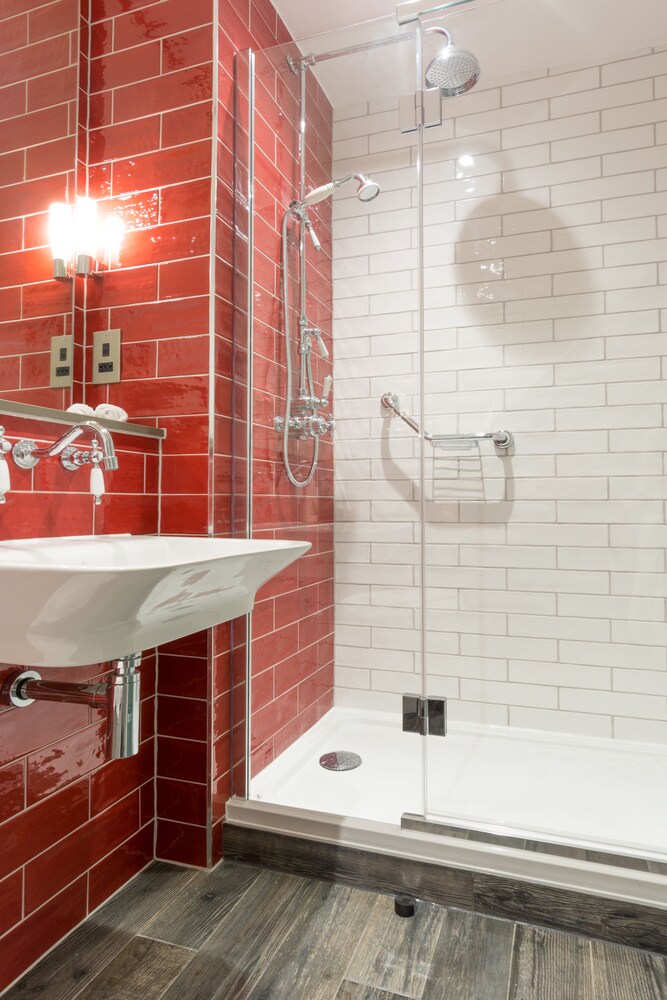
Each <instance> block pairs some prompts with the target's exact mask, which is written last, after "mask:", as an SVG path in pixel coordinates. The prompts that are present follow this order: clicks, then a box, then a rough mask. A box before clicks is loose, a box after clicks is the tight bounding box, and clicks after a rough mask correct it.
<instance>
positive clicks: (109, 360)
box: [92, 330, 120, 385]
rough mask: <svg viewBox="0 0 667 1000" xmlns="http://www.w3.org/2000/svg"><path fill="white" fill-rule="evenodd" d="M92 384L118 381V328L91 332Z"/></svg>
mask: <svg viewBox="0 0 667 1000" xmlns="http://www.w3.org/2000/svg"><path fill="white" fill-rule="evenodd" d="M92 381H93V384H94V385H106V384H108V383H109V382H120V330H97V331H96V332H95V333H94V334H93V377H92Z"/></svg>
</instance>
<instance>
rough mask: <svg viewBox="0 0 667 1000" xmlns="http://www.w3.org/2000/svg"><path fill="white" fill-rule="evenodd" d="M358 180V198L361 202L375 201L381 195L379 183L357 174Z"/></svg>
mask: <svg viewBox="0 0 667 1000" xmlns="http://www.w3.org/2000/svg"><path fill="white" fill-rule="evenodd" d="M356 176H357V179H358V180H359V187H358V189H357V198H358V199H359V201H373V199H374V198H377V196H378V195H379V193H380V190H381V188H380V185H379V184H378V182H377V181H372V180H371V179H370V177H364V175H363V174H357V175H356Z"/></svg>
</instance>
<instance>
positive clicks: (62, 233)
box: [49, 201, 74, 280]
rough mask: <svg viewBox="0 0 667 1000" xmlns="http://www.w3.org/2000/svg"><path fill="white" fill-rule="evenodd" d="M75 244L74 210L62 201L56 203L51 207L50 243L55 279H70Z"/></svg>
mask: <svg viewBox="0 0 667 1000" xmlns="http://www.w3.org/2000/svg"><path fill="white" fill-rule="evenodd" d="M73 242H74V241H73V224H72V209H71V208H70V206H69V205H66V204H65V203H64V202H62V201H55V202H54V203H53V204H52V205H51V206H50V207H49V243H50V244H51V256H52V257H53V276H54V278H60V279H61V280H62V279H64V278H67V277H69V265H70V262H71V260H72V254H73V250H74V247H73Z"/></svg>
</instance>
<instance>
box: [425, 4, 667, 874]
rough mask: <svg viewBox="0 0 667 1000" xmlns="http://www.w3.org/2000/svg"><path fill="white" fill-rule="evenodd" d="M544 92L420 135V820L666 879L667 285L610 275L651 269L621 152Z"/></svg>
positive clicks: (488, 85)
mask: <svg viewBox="0 0 667 1000" xmlns="http://www.w3.org/2000/svg"><path fill="white" fill-rule="evenodd" d="M471 16H474V15H471ZM461 25H462V27H459V24H458V23H457V24H456V25H455V26H454V27H453V29H452V30H455V34H456V37H457V42H458V44H460V45H462V46H464V47H465V32H464V30H463V25H464V22H463V19H462V20H461ZM436 42H437V40H436V39H432V38H430V37H429V36H428V35H426V36H425V38H424V63H425V64H426V65H427V64H428V62H429V60H430V59H431V58H432V46H433V45H435V44H436ZM586 72H587V73H589V74H590V79H591V80H592V81H593V83H591V86H592V87H596V86H598V84H597V82H596V81H597V80H598V79H599V77H598V75H596V74H599V73H600V72H601V71H600V69H599V67H591V68H590V70H588V69H587V70H586ZM534 77H535V78H534V79H532V80H520V81H514V82H512V81H509V82H508V81H499V82H497V83H496V82H494V81H492V80H486V79H483V82H482V83H480V84H479V85H478V86H477V87H476V88H475V90H473V91H472V92H471V93H470V94H468V95H466V96H462V97H459V98H451V99H446V100H443V120H444V124H443V127H442V132H441V134H438V133H437V130H435V129H434V130H429V129H425V128H424V129H421V131H420V150H421V155H422V156H423V164H424V168H423V189H422V209H423V211H422V220H421V226H420V245H421V252H422V254H423V264H424V266H423V270H422V272H421V282H422V288H423V305H424V309H423V318H424V356H423V364H424V424H425V427H426V429H427V431H428V432H429V434H430V438H429V439H428V440H427V441H426V442H424V455H423V468H422V473H423V484H424V491H425V492H424V505H425V511H424V513H425V525H424V529H425V535H424V542H425V556H426V559H425V563H424V578H425V580H424V582H425V594H426V613H425V622H424V624H425V649H426V656H425V681H424V685H425V694H426V696H427V697H437V698H445V699H446V700H447V706H448V731H447V735H446V737H444V738H439V737H435V736H428V737H427V738H426V740H425V743H426V751H425V753H426V767H425V775H426V811H425V812H426V817H427V819H428V820H432V821H434V822H435V823H437V824H438V825H439V828H440V830H441V831H443V832H445V833H448V834H449V835H457V836H464V837H466V838H468V839H473V840H474V839H477V840H482V841H486V842H489V841H490V842H492V843H500V844H505V845H508V846H512V847H528V848H530V849H531V850H543V851H545V852H547V853H557V854H563V855H567V856H570V857H576V858H580V859H583V860H588V861H591V860H594V861H601V862H603V863H606V864H614V863H617V861H616V860H614V856H615V855H621V856H625V859H626V860H625V862H623V860H621V863H624V864H626V866H627V865H630V866H631V867H633V868H635V867H636V868H639V869H642V868H643V870H644V871H657V870H660V869H655V868H653V867H651V866H652V865H655V864H661V863H662V864H664V861H665V860H667V852H666V850H665V844H664V829H665V822H666V820H667V809H666V807H665V800H664V795H663V794H662V793H661V791H660V788H661V786H662V785H663V784H664V774H665V767H666V761H667V756H666V752H665V741H666V739H667V728H666V723H667V707H666V706H667V702H666V700H665V696H666V695H667V685H666V683H665V677H666V676H667V675H666V673H665V671H666V670H667V659H666V653H665V646H664V638H665V628H666V625H665V605H664V598H665V596H666V595H667V589H666V587H665V577H664V568H665V567H664V549H663V548H662V546H663V542H664V538H665V535H664V532H665V509H664V503H663V500H662V499H661V498H663V497H664V492H663V491H664V478H662V477H663V472H664V465H663V463H664V454H663V452H662V449H663V447H664V429H663V426H662V425H663V413H662V409H661V406H660V404H659V400H662V399H663V392H664V385H663V384H662V382H661V368H660V364H659V358H658V356H657V354H656V353H655V352H658V354H659V353H660V352H661V350H662V348H661V346H660V345H661V341H660V332H659V327H658V326H657V325H656V318H657V314H655V313H654V314H652V312H651V306H652V303H653V302H655V301H657V299H658V298H659V295H660V292H659V290H658V289H657V288H653V287H651V288H647V287H646V286H649V285H652V284H653V282H654V281H656V280H657V281H658V283H659V284H660V282H662V283H664V280H665V277H666V276H665V274H662V273H656V271H655V270H654V268H653V265H652V264H648V265H647V264H646V263H642V264H641V265H639V266H640V267H641V268H642V270H641V271H639V270H637V269H636V268H635V269H634V270H633V269H632V268H628V267H622V266H621V265H622V264H623V263H624V262H625V260H626V257H627V259H630V257H631V258H632V259H633V260H640V259H641V260H642V261H646V260H647V256H646V252H647V248H646V245H644V244H641V243H640V242H637V241H639V240H640V235H639V234H640V233H645V234H646V237H643V238H648V236H649V234H650V233H651V232H652V231H653V226H654V223H655V220H654V219H650V220H649V219H647V218H645V216H644V212H645V211H647V210H648V209H649V208H650V206H649V205H648V204H647V203H646V202H644V201H643V200H642V199H639V198H623V197H620V195H621V194H622V193H623V191H624V190H625V189H626V187H627V185H628V184H631V183H632V182H633V178H636V176H637V175H636V174H630V173H628V174H627V176H626V175H625V171H631V170H632V169H634V168H633V166H632V163H633V162H634V160H631V159H630V158H629V157H628V156H627V155H625V154H624V155H623V156H621V157H616V158H614V157H611V158H609V157H606V156H604V157H603V160H604V170H603V165H602V164H601V163H600V162H599V161H598V159H597V157H596V156H595V155H594V153H595V151H596V150H597V151H598V152H601V151H604V148H605V145H604V144H605V142H606V141H608V136H609V132H604V131H603V132H601V131H600V123H599V121H598V118H597V116H596V115H591V116H590V117H589V118H588V119H586V120H585V121H584V120H582V119H580V118H576V115H577V114H578V110H577V109H578V103H577V102H578V101H579V98H580V96H581V95H577V94H574V95H573V94H572V93H571V92H570V91H569V90H568V87H569V86H573V85H574V84H573V79H574V77H573V74H568V73H567V72H565V71H564V70H563V69H562V68H561V69H560V70H559V71H558V72H554V73H550V72H549V71H548V70H547V68H546V67H545V69H544V71H543V72H540V71H536V72H535V74H534ZM602 78H603V79H604V71H602ZM582 87H583V84H582ZM547 92H548V94H549V95H550V100H551V112H549V111H548V110H545V108H538V107H537V105H536V104H535V103H534V95H535V94H536V93H542V94H545V93H547ZM593 95H594V97H595V98H597V97H598V96H600V95H597V94H596V92H595V91H593ZM590 98H591V93H590V92H588V99H590ZM651 101H652V97H651V95H650V93H647V95H646V104H647V106H648V105H650V103H651ZM545 106H546V102H545ZM642 113H645V114H646V116H647V119H648V117H649V116H650V114H651V109H650V107H647V108H646V109H645V110H644V111H642ZM575 119H576V120H575ZM577 129H578V131H577ZM582 131H583V134H582ZM568 135H570V136H574V138H563V136H568ZM591 157H592V158H591ZM633 157H635V154H633ZM612 169H613V176H614V177H615V178H616V180H614V181H610V179H609V174H610V172H611V171H612ZM584 175H585V177H584ZM647 183H648V184H650V185H652V184H653V180H652V179H650V178H648V175H647ZM650 190H653V187H650ZM642 247H643V252H642ZM638 248H639V249H638ZM649 256H650V252H649ZM630 310H632V311H630ZM507 432H509V434H510V435H511V438H512V440H511V443H510V439H509V437H508V436H507ZM479 434H485V435H496V436H495V437H491V438H489V437H485V438H469V437H468V435H479ZM508 444H509V447H506V446H504V445H508ZM437 828H438V827H437V826H434V829H437ZM628 859H629V860H628Z"/></svg>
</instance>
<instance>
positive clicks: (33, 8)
mask: <svg viewBox="0 0 667 1000" xmlns="http://www.w3.org/2000/svg"><path fill="white" fill-rule="evenodd" d="M78 9H79V3H78V0H60V2H58V3H46V2H40V0H34V2H33V3H30V4H28V3H25V2H23V0H6V2H5V3H3V4H1V5H0V343H2V360H1V361H0V392H1V393H2V396H3V398H5V399H17V400H20V401H22V402H39V403H42V404H43V405H47V406H55V407H58V408H63V407H66V406H68V405H69V402H70V399H69V392H70V390H69V389H67V390H63V389H50V388H49V387H48V386H49V364H48V358H49V353H48V352H49V345H50V341H51V337H54V336H62V335H63V334H69V333H72V329H71V319H72V285H71V284H69V283H57V282H54V281H53V280H52V278H51V274H52V263H51V254H50V251H49V248H48V245H47V244H48V232H47V230H48V225H47V223H48V218H47V214H48V206H49V204H50V203H51V202H52V201H64V200H66V199H67V197H68V193H71V192H72V191H73V188H74V179H75V161H76V129H77V121H76V99H77V73H78V67H77V62H78Z"/></svg>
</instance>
